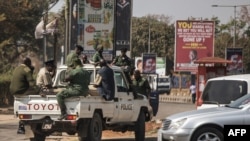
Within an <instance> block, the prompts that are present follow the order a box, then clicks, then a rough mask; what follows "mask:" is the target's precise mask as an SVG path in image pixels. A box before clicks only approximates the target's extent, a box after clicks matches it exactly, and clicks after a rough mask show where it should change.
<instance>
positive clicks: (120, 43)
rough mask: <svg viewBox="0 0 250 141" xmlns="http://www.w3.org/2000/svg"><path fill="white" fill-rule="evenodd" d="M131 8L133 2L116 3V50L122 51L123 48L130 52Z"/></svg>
mask: <svg viewBox="0 0 250 141" xmlns="http://www.w3.org/2000/svg"><path fill="white" fill-rule="evenodd" d="M131 7H132V3H131V0H117V2H116V14H115V15H116V16H115V18H116V28H115V31H116V32H115V47H116V50H121V48H123V47H125V48H127V49H128V50H130V29H131V28H130V27H131V17H132V16H131V14H132V12H131V11H132V10H131Z"/></svg>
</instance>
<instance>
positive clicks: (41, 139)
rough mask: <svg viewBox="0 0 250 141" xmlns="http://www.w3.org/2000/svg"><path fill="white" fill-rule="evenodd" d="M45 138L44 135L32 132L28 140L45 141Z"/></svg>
mask: <svg viewBox="0 0 250 141" xmlns="http://www.w3.org/2000/svg"><path fill="white" fill-rule="evenodd" d="M45 138H46V136H45V135H42V134H37V133H34V137H33V138H30V141H45Z"/></svg>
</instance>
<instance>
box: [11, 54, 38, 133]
mask: <svg viewBox="0 0 250 141" xmlns="http://www.w3.org/2000/svg"><path fill="white" fill-rule="evenodd" d="M33 70H34V67H33V66H32V65H31V60H30V58H28V57H26V58H24V59H23V62H22V64H20V65H19V66H18V67H16V68H15V70H14V72H13V75H12V79H11V83H10V93H11V94H12V95H14V96H15V97H16V96H21V95H29V94H38V90H39V89H38V88H37V87H36V82H35V79H34V78H33ZM17 133H18V134H24V133H25V129H24V122H22V121H20V122H19V127H18V130H17Z"/></svg>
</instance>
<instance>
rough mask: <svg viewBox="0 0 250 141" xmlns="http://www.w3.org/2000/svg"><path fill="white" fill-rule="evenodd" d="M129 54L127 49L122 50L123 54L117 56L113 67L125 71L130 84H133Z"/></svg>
mask: <svg viewBox="0 0 250 141" xmlns="http://www.w3.org/2000/svg"><path fill="white" fill-rule="evenodd" d="M126 53H127V48H122V49H121V54H120V55H119V56H116V57H115V59H114V60H113V62H112V65H116V66H119V67H121V68H122V69H123V71H124V73H125V75H126V77H127V79H128V80H129V83H131V78H130V76H131V74H130V73H131V60H130V58H129V57H128V56H127V55H126Z"/></svg>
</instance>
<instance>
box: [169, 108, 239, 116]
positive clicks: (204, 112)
mask: <svg viewBox="0 0 250 141" xmlns="http://www.w3.org/2000/svg"><path fill="white" fill-rule="evenodd" d="M240 110H241V109H235V108H229V107H215V108H206V109H200V110H192V111H187V112H181V113H177V114H173V115H170V116H169V117H167V118H168V119H179V118H191V117H192V118H194V117H199V118H202V117H206V118H207V117H210V116H217V117H218V116H219V115H225V114H235V112H237V111H240Z"/></svg>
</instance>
